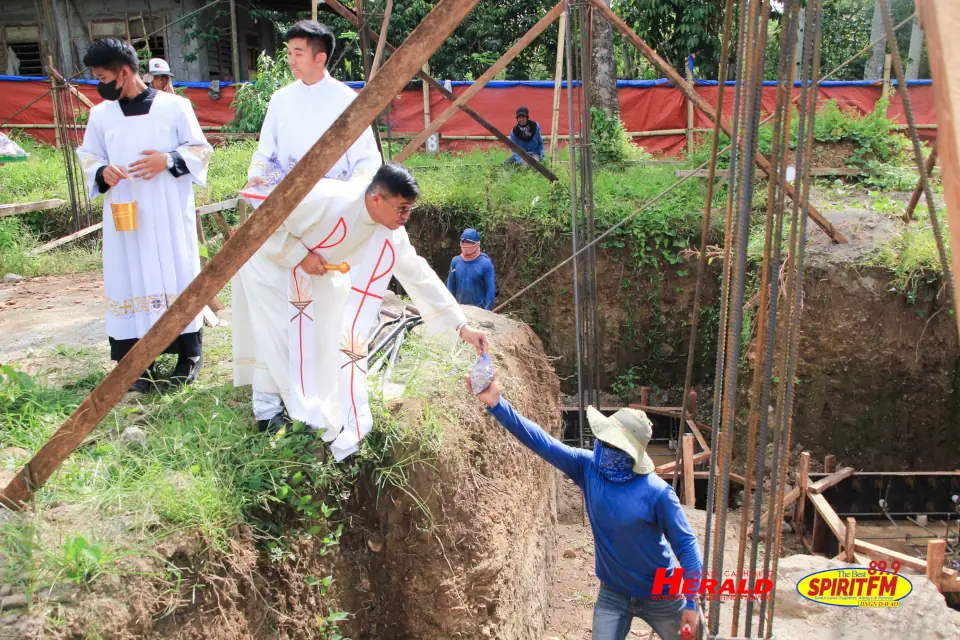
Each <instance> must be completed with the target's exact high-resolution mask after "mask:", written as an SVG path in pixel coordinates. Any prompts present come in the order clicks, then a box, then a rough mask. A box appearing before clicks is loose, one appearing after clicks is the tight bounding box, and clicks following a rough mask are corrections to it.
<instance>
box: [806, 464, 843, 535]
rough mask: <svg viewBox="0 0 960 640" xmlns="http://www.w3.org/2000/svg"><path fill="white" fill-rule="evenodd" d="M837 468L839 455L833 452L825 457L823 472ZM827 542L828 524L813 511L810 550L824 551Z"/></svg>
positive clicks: (829, 471)
mask: <svg viewBox="0 0 960 640" xmlns="http://www.w3.org/2000/svg"><path fill="white" fill-rule="evenodd" d="M836 470H837V456H835V455H833V454H831V455H828V456H827V457H825V458H824V459H823V472H824V473H833V472H834V471H836ZM826 542H827V525H826V523H825V522H824V521H823V518H821V517H820V514H819V513H817V512H816V511H814V513H813V533H812V534H811V539H810V550H811V551H813V553H823V547H824V545H825V544H826Z"/></svg>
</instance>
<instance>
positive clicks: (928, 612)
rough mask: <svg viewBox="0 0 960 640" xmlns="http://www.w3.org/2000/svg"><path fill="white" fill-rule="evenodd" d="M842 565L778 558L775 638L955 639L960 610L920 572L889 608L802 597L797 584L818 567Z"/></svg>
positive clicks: (825, 560)
mask: <svg viewBox="0 0 960 640" xmlns="http://www.w3.org/2000/svg"><path fill="white" fill-rule="evenodd" d="M847 566H853V565H847V564H846V563H843V562H840V561H837V560H830V559H828V558H823V557H820V556H809V555H795V556H790V557H789V558H784V559H783V560H781V561H780V568H779V571H778V576H777V604H776V610H775V613H776V620H775V621H774V626H773V630H774V633H775V634H776V635H777V637H780V638H803V639H804V640H834V639H836V640H839V639H840V638H843V640H875V639H876V638H924V639H925V640H926V639H928V638H929V639H931V640H933V639H943V640H946V639H947V638H960V612H958V611H954V610H953V609H951V608H949V607H948V606H947V603H946V601H945V600H944V598H943V595H942V594H940V592H939V591H937V588H936V587H934V586H933V584H932V583H931V582H930V581H929V580H927V579H926V578H925V577H923V576H910V581H911V582H912V583H913V592H912V593H911V594H910V595H908V596H907V597H906V598H904V599H903V600H901V601H900V606H899V607H897V608H895V609H868V608H847V607H832V606H827V605H822V604H817V603H816V602H812V601H810V600H807V599H806V598H804V597H803V596H801V595H800V594H799V593H797V583H799V582H800V580H802V579H803V578H805V577H806V576H808V575H810V574H811V573H814V572H817V571H823V570H824V569H836V568H841V567H847Z"/></svg>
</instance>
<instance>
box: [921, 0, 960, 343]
mask: <svg viewBox="0 0 960 640" xmlns="http://www.w3.org/2000/svg"><path fill="white" fill-rule="evenodd" d="M917 8H918V9H920V18H921V24H923V30H924V31H925V32H926V34H927V47H928V48H929V49H930V73H931V75H932V76H933V103H934V106H935V107H936V109H937V124H939V125H940V128H939V129H938V131H939V136H938V138H937V149H938V151H939V153H940V175H941V178H940V180H941V182H942V183H943V197H944V200H946V203H947V216H946V217H947V226H948V227H949V229H950V242H949V244H950V248H951V249H952V254H953V255H952V257H951V259H950V261H951V263H952V266H953V274H954V279H953V286H954V289H955V290H954V292H953V300H954V304H957V301H960V65H958V64H957V60H960V39H958V38H957V34H958V33H960V3H957V2H956V0H922V2H918V3H917ZM944 268H946V265H944ZM955 315H956V316H957V327H958V329H960V313H958V314H955Z"/></svg>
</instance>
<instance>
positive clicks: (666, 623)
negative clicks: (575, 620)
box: [593, 583, 686, 640]
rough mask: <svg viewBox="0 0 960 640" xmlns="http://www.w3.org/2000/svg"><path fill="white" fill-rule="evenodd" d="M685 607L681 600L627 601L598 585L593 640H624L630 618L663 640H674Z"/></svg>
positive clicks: (634, 599)
mask: <svg viewBox="0 0 960 640" xmlns="http://www.w3.org/2000/svg"><path fill="white" fill-rule="evenodd" d="M685 603H686V601H685V600H651V599H650V598H631V597H629V596H625V595H622V594H620V593H617V592H616V591H614V590H613V589H611V588H610V587H608V586H607V585H605V584H602V583H601V585H600V593H599V594H597V604H596V605H594V607H593V640H624V639H625V638H626V637H627V634H629V633H630V623H631V622H633V619H634V618H640V619H641V620H643V621H644V622H646V623H647V624H648V625H650V626H651V627H652V628H653V630H654V631H656V632H657V635H659V636H660V637H661V638H662V639H663V640H677V638H679V637H680V627H681V622H680V621H681V617H682V615H683V606H684V604H685Z"/></svg>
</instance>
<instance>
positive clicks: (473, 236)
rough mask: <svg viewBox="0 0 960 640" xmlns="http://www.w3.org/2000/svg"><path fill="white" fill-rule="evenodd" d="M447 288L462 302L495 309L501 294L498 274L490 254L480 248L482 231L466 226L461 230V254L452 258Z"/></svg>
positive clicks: (488, 309)
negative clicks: (496, 298)
mask: <svg viewBox="0 0 960 640" xmlns="http://www.w3.org/2000/svg"><path fill="white" fill-rule="evenodd" d="M447 290H448V291H450V293H452V294H453V297H454V298H456V299H457V302H459V303H460V304H467V305H471V306H474V307H480V308H481V309H486V310H487V311H490V310H492V309H493V298H494V297H495V296H496V294H497V276H496V273H495V272H494V270H493V261H492V260H491V259H490V256H488V255H487V254H485V253H483V251H481V250H480V234H479V233H478V232H477V230H476V229H464V230H463V233H462V234H460V255H458V256H456V257H455V258H454V259H453V260H451V261H450V273H448V274H447Z"/></svg>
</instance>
